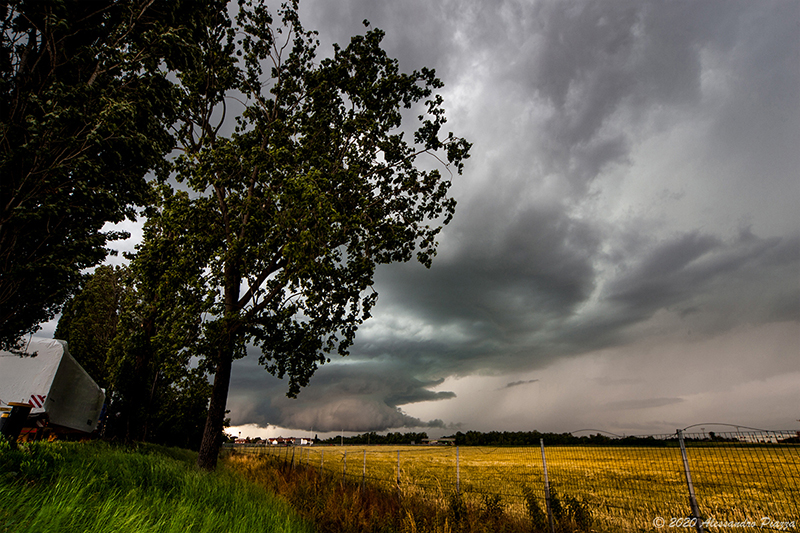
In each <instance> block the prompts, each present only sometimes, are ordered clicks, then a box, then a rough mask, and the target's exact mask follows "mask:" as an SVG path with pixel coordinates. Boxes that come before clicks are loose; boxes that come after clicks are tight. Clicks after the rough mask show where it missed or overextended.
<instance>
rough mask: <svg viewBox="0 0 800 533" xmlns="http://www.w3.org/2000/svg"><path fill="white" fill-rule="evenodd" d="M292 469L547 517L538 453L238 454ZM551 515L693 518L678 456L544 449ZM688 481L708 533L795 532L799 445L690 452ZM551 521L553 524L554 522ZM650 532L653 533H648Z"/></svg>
mask: <svg viewBox="0 0 800 533" xmlns="http://www.w3.org/2000/svg"><path fill="white" fill-rule="evenodd" d="M242 451H246V452H248V453H257V454H268V455H270V456H273V457H275V458H276V459H277V460H279V461H281V462H285V463H286V464H291V465H293V466H294V467H296V468H307V467H313V468H316V469H322V470H324V471H326V472H329V473H331V474H332V475H334V476H335V477H338V476H341V479H343V480H347V481H349V482H354V483H370V484H373V485H374V484H378V485H382V486H384V487H385V488H386V489H387V490H389V491H398V492H399V493H400V494H401V495H402V494H409V493H413V494H422V495H425V496H427V497H430V498H433V499H439V500H441V501H442V502H445V501H446V499H447V496H448V495H449V494H452V493H454V492H458V493H460V494H462V495H463V497H464V499H465V500H466V501H468V502H469V501H474V502H476V503H478V502H480V501H485V497H486V496H487V495H496V496H495V497H499V499H500V500H499V501H500V502H501V503H502V505H503V508H504V510H505V511H506V512H507V513H511V514H524V513H526V508H525V504H524V501H525V500H524V497H523V487H525V486H527V487H530V488H531V489H533V493H534V494H536V495H537V496H538V502H539V505H540V506H541V509H543V510H544V509H545V480H544V468H543V464H544V463H543V460H542V449H541V448H540V447H534V446H532V447H464V446H462V447H458V448H456V447H432V446H397V447H395V446H392V447H385V446H371V447H370V446H345V447H339V446H322V447H314V446H312V447H263V446H262V447H256V448H243V449H242ZM544 455H545V461H546V465H547V475H548V480H549V487H550V490H551V498H552V500H551V503H553V508H554V514H556V513H557V512H558V506H559V504H560V505H561V507H562V508H563V507H564V505H565V504H566V503H568V502H569V501H570V500H572V501H578V502H582V503H584V504H586V506H587V508H588V509H589V510H590V511H591V514H592V522H593V524H594V528H593V529H598V528H599V529H600V530H621V531H641V530H653V529H657V528H658V526H659V524H660V523H661V522H660V521H659V520H658V519H659V518H661V519H663V520H664V524H663V527H665V528H667V529H669V528H670V527H669V526H670V525H672V526H673V527H675V526H678V525H681V526H684V527H685V523H684V522H686V521H681V519H682V518H685V517H690V516H692V515H691V507H690V503H689V491H688V484H687V479H686V474H685V470H684V463H683V459H682V455H681V450H680V448H679V447H678V446H677V445H675V446H647V447H645V446H641V447H635V446H548V447H546V448H545V449H544ZM687 456H688V463H689V467H690V476H691V478H692V481H693V488H694V492H695V495H696V500H697V502H698V506H699V509H700V513H701V516H702V518H703V520H705V521H706V528H705V529H707V530H715V529H717V530H720V531H721V530H723V529H730V528H736V529H739V530H741V529H744V530H755V529H767V530H777V531H797V529H798V528H797V527H796V526H797V524H799V523H800V507H799V506H798V505H799V504H798V502H800V447H798V445H796V444H780V445H778V444H740V443H734V444H728V443H725V444H718V443H714V444H707V445H702V444H693V445H690V446H687ZM556 518H557V517H556ZM654 524H655V527H654Z"/></svg>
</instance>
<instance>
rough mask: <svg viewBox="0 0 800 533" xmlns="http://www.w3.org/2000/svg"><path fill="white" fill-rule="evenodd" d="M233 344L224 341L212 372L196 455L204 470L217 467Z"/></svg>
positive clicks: (198, 463)
mask: <svg viewBox="0 0 800 533" xmlns="http://www.w3.org/2000/svg"><path fill="white" fill-rule="evenodd" d="M232 363H233V346H232V345H230V344H229V343H225V344H224V345H223V347H221V348H220V350H219V353H218V354H217V368H216V373H215V374H214V387H213V389H212V390H211V404H210V405H209V406H208V416H207V417H206V425H205V429H204V430H203V441H202V443H201V444H200V452H199V453H198V455H197V466H199V467H200V468H202V469H204V470H214V469H215V468H216V467H217V457H218V456H219V449H220V447H221V446H222V429H223V427H224V425H225V406H226V404H227V403H228V388H229V386H230V383H231V364H232Z"/></svg>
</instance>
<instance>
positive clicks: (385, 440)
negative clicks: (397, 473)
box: [315, 431, 428, 444]
mask: <svg viewBox="0 0 800 533" xmlns="http://www.w3.org/2000/svg"><path fill="white" fill-rule="evenodd" d="M427 438H428V434H427V433H425V432H422V433H387V434H386V435H379V434H377V433H375V432H374V431H373V432H370V433H362V434H361V435H356V436H355V437H331V438H329V439H325V440H318V441H316V442H315V444H422V440H423V439H427Z"/></svg>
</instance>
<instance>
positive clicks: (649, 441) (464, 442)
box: [449, 431, 667, 446]
mask: <svg viewBox="0 0 800 533" xmlns="http://www.w3.org/2000/svg"><path fill="white" fill-rule="evenodd" d="M449 438H451V439H452V438H454V439H456V445H457V446H533V445H536V446H538V445H539V443H540V441H541V439H544V443H545V444H546V445H548V446H553V445H559V444H598V445H606V446H607V445H627V446H631V445H636V446H664V445H666V443H667V441H666V440H662V439H656V438H654V437H622V438H617V437H608V436H606V435H601V434H599V433H598V434H596V435H585V436H581V437H576V436H574V435H572V434H571V433H540V432H538V431H489V432H487V433H483V432H480V431H467V432H466V433H462V432H461V431H459V432H458V433H456V434H455V435H450V436H449Z"/></svg>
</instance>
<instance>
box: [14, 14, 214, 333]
mask: <svg viewBox="0 0 800 533" xmlns="http://www.w3.org/2000/svg"><path fill="white" fill-rule="evenodd" d="M226 3H227V2H225V1H222V0H178V1H175V0H97V1H91V2H87V1H83V0H10V1H6V2H3V3H2V4H0V20H1V21H0V23H1V24H2V34H0V348H12V347H13V346H14V345H15V343H16V341H17V340H18V339H19V338H20V337H21V336H23V335H26V334H28V333H32V332H34V331H36V330H37V329H38V324H39V323H40V322H42V321H45V320H49V319H51V318H52V317H53V316H54V315H55V313H57V312H58V311H59V309H60V307H61V305H62V304H63V303H64V301H65V300H66V299H67V298H68V297H69V295H70V294H72V293H73V292H74V291H75V290H76V289H77V287H78V286H79V284H80V282H81V279H82V275H81V271H82V270H84V269H86V268H87V267H91V266H93V265H96V264H98V263H99V262H101V261H102V260H103V259H104V258H105V257H106V255H107V253H108V250H107V249H106V243H107V241H109V240H111V239H115V238H117V237H119V236H120V234H119V233H115V232H108V231H103V226H104V224H105V223H106V222H120V221H122V220H124V219H125V218H132V217H133V216H134V214H135V211H134V207H135V206H142V205H145V204H147V203H148V202H149V201H150V197H149V188H148V185H147V182H146V180H145V175H146V174H147V172H149V171H156V172H162V173H163V172H166V169H167V165H166V164H165V161H164V155H165V154H167V153H168V152H169V151H170V150H171V149H172V147H173V138H172V137H171V136H170V134H169V130H168V128H169V127H170V125H171V124H172V123H173V121H174V119H175V104H176V100H175V97H176V92H175V91H174V88H173V86H172V84H171V83H170V81H169V80H168V77H167V76H168V73H169V71H170V70H173V69H178V70H180V69H181V68H183V67H184V66H185V64H186V62H187V61H191V59H192V56H191V54H187V53H186V52H185V51H186V49H187V46H188V44H189V43H191V42H192V40H193V39H194V35H195V34H196V33H197V32H198V28H200V27H203V26H205V24H206V22H207V21H208V19H209V18H210V17H211V18H213V16H214V13H218V12H220V11H224V9H225V5H226Z"/></svg>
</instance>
